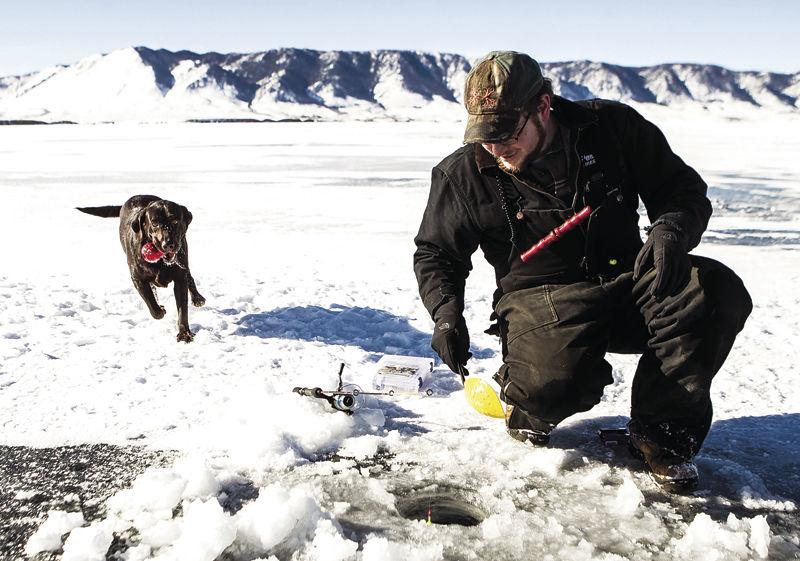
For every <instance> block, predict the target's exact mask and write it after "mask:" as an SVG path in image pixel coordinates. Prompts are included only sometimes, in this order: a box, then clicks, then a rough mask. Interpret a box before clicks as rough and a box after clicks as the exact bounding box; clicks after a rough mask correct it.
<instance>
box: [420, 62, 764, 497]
mask: <svg viewBox="0 0 800 561" xmlns="http://www.w3.org/2000/svg"><path fill="white" fill-rule="evenodd" d="M464 103H465V105H466V108H467V113H468V120H467V127H466V132H465V134H464V144H465V145H464V146H463V147H462V148H460V149H458V150H456V151H455V152H453V153H452V154H451V155H449V156H448V157H447V158H445V159H444V160H442V162H441V163H439V164H438V165H437V166H436V167H435V168H433V178H432V181H431V190H430V196H429V199H428V205H427V208H426V209H425V213H424V216H423V218H422V224H421V226H420V229H419V234H418V235H417V237H416V238H415V242H416V244H417V251H416V253H415V254H414V271H415V273H416V276H417V281H418V283H419V289H420V295H421V296H422V300H423V302H424V304H425V307H426V308H427V309H428V311H429V312H430V314H431V317H432V318H433V320H434V322H435V324H436V325H435V330H434V334H433V340H432V343H431V345H432V347H433V348H434V350H436V352H437V353H438V354H439V356H440V357H441V358H442V360H443V361H444V362H445V363H446V364H447V365H448V366H449V367H450V369H451V370H453V371H454V372H458V373H460V374H462V375H466V374H467V371H466V368H465V365H466V363H467V360H468V359H469V358H470V357H471V356H472V355H471V354H470V352H469V334H468V332H467V326H466V324H465V322H464V317H463V310H464V285H465V280H466V278H467V275H468V274H469V271H470V269H471V268H472V265H471V261H470V259H471V256H472V254H473V253H474V252H475V250H476V249H477V248H478V247H480V248H481V250H482V251H483V253H484V255H485V257H486V259H487V260H488V262H489V263H490V264H491V265H492V266H493V267H494V270H495V273H496V278H497V286H498V288H497V290H496V292H495V295H494V314H493V318H496V319H497V324H496V326H493V327H496V330H497V333H498V334H499V335H500V338H501V341H502V348H503V365H502V367H501V368H500V370H499V372H498V373H497V375H496V377H495V378H496V379H497V381H498V382H499V383H500V387H501V399H502V400H503V401H504V402H505V404H506V426H507V430H508V433H509V434H510V435H511V436H512V437H513V438H515V439H517V440H521V441H523V442H530V443H532V444H534V445H540V446H543V445H546V444H547V443H548V441H549V437H550V432H551V431H552V430H553V429H554V428H555V427H556V426H557V425H558V423H560V422H561V421H563V420H564V419H566V418H567V417H569V416H570V415H572V414H574V413H577V412H579V411H587V410H589V409H591V408H592V407H593V406H594V405H595V404H597V403H598V402H599V401H600V398H601V396H602V394H603V388H604V387H605V386H606V385H608V384H610V383H611V382H612V376H611V365H610V364H609V363H608V362H607V361H606V360H605V354H606V352H614V353H641V355H642V356H641V359H640V360H639V365H638V368H637V369H636V374H635V377H634V380H633V390H632V391H633V396H632V403H631V420H630V423H629V424H628V429H629V432H630V444H631V449H632V451H633V452H635V453H636V454H638V455H639V456H641V457H642V458H643V459H644V460H645V462H646V463H647V465H648V466H649V468H650V469H651V471H652V473H653V475H654V477H655V479H656V480H657V481H658V482H659V483H661V484H663V485H665V487H667V488H671V489H675V490H685V489H691V488H693V487H694V486H695V485H696V484H697V468H696V466H695V465H694V463H693V458H694V456H695V455H696V454H697V452H698V450H699V449H700V446H701V444H702V443H703V439H704V438H705V436H706V434H707V433H708V430H709V428H710V426H711V417H712V408H711V400H710V397H709V390H710V386H711V380H712V378H713V377H714V375H715V374H716V373H717V371H719V369H720V367H721V366H722V363H723V361H724V360H725V358H726V357H727V355H728V352H729V351H730V349H731V346H732V345H733V341H734V339H735V337H736V334H737V333H738V332H739V331H741V329H742V327H743V326H744V322H745V320H746V318H747V316H748V315H749V314H750V311H751V309H752V303H751V300H750V296H749V295H748V293H747V290H746V289H745V287H744V285H743V284H742V281H741V280H740V279H739V277H738V276H736V274H734V273H733V271H731V270H730V269H728V268H727V267H726V266H724V265H722V264H721V263H718V262H717V261H714V260H712V259H707V258H704V257H698V256H695V255H690V254H689V251H690V250H692V249H693V248H694V247H696V246H697V244H698V243H699V242H700V237H701V235H702V233H703V231H704V230H705V228H706V225H707V224H708V219H709V217H710V215H711V204H710V203H709V201H708V199H707V198H706V188H707V186H706V184H705V183H704V182H703V180H702V179H701V178H700V176H699V175H698V174H697V172H695V170H693V169H692V168H691V167H689V166H688V165H686V164H685V163H684V162H683V161H682V160H681V158H679V157H678V156H677V155H675V154H674V153H673V152H672V150H671V149H670V147H669V145H668V143H667V141H666V139H665V138H664V136H663V134H662V133H661V131H660V130H659V129H658V128H657V127H656V126H655V125H653V124H652V123H650V122H648V121H647V120H645V119H644V118H643V117H642V116H641V115H639V113H637V112H636V111H635V110H634V109H632V108H631V107H629V106H627V105H624V104H621V103H616V102H612V101H603V100H591V101H580V102H571V101H568V100H566V99H564V98H561V97H559V96H557V95H554V94H553V90H552V84H551V82H550V80H548V79H545V78H543V76H542V73H541V69H540V68H539V65H538V63H537V62H536V61H535V60H533V59H532V58H531V57H529V56H527V55H525V54H521V53H515V52H510V51H502V52H492V53H489V54H488V55H486V56H485V57H484V58H483V59H481V60H480V61H479V62H478V63H477V64H476V65H475V67H474V68H473V69H472V71H471V72H470V73H469V75H468V76H467V80H466V88H465V92H464ZM640 199H641V201H642V202H643V203H644V206H645V208H646V209H647V214H648V216H649V218H650V221H651V224H650V226H649V228H646V231H647V232H648V233H647V238H646V241H645V242H644V243H642V239H641V236H640V234H639V227H638V220H639V215H638V213H637V208H638V206H639V200H640ZM565 222H566V223H567V224H566V226H565ZM545 238H546V239H545ZM543 239H545V240H544V241H542V240H543ZM539 242H540V243H539ZM551 242H552V243H551ZM548 244H549V245H548Z"/></svg>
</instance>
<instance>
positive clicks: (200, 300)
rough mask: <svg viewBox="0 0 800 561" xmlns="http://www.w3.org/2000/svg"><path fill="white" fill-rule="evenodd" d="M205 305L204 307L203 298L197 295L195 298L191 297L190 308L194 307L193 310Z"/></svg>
mask: <svg viewBox="0 0 800 561" xmlns="http://www.w3.org/2000/svg"><path fill="white" fill-rule="evenodd" d="M205 305H206V299H205V298H203V297H202V296H200V295H199V294H198V295H197V298H195V297H194V296H192V306H194V307H195V308H202V307H203V306H205Z"/></svg>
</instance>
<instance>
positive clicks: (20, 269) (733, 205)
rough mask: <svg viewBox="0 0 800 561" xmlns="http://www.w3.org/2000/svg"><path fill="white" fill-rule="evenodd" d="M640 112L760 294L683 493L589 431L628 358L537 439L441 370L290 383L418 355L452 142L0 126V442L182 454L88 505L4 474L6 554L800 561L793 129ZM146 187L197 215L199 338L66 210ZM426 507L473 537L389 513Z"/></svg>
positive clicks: (423, 127)
mask: <svg viewBox="0 0 800 561" xmlns="http://www.w3.org/2000/svg"><path fill="white" fill-rule="evenodd" d="M649 116H650V117H651V118H652V119H653V120H654V121H655V122H656V123H657V124H659V125H661V126H662V128H663V129H664V130H665V133H666V134H667V137H668V138H669V139H670V141H671V143H672V145H673V147H674V148H675V150H676V152H678V153H679V154H680V155H681V156H682V157H683V158H684V159H685V160H686V161H687V162H688V163H689V164H691V165H693V166H694V167H696V168H697V169H698V171H700V173H701V174H702V175H703V177H704V178H705V179H706V181H707V182H708V183H709V185H710V191H709V196H710V198H711V199H712V202H713V203H714V207H715V215H714V217H713V218H712V220H711V224H710V226H709V230H708V232H707V234H706V236H705V237H704V242H703V243H702V244H701V245H700V247H699V248H698V249H697V250H696V253H698V254H702V255H707V256H710V257H713V258H716V259H719V260H721V261H723V262H725V263H726V264H728V265H729V266H731V267H732V268H733V269H734V270H735V271H736V272H737V273H738V274H739V275H740V276H741V277H742V278H743V279H744V281H745V284H746V285H747V287H748V288H749V290H750V292H751V294H752V296H753V300H754V304H755V309H754V312H753V315H752V316H751V318H750V320H749V322H748V324H747V326H746V327H745V329H744V331H743V332H742V334H741V335H740V338H739V339H738V341H737V344H736V346H735V347H734V350H733V352H732V353H731V356H730V358H729V359H728V361H727V363H726V365H725V367H724V368H723V370H722V371H721V372H720V374H719V375H718V377H717V379H716V380H715V383H714V387H713V388H712V389H713V397H714V405H715V424H714V426H713V427H712V431H711V433H710V435H709V438H708V440H707V443H706V445H705V447H704V448H703V450H702V452H701V454H700V455H699V456H698V458H697V462H698V465H699V468H700V472H701V478H702V479H701V486H700V488H699V489H698V491H697V492H696V493H695V494H694V495H692V496H688V497H669V496H666V495H664V494H663V493H662V492H660V491H659V490H658V489H657V488H656V487H655V485H654V484H653V483H652V482H651V481H650V479H649V478H648V477H647V475H646V474H645V472H644V471H643V469H642V466H641V465H640V464H639V463H638V462H637V461H635V460H633V459H631V458H629V457H628V456H627V454H625V453H622V452H617V453H615V452H613V451H611V450H609V449H606V448H604V447H603V446H602V445H601V444H600V443H599V442H598V440H597V438H596V436H595V432H596V430H597V429H598V428H600V427H604V426H616V425H620V424H622V423H624V422H625V420H626V415H627V412H628V407H629V398H630V387H631V381H632V376H633V372H634V368H635V357H630V356H619V355H615V356H612V357H611V362H612V364H613V365H614V383H613V384H612V385H611V386H609V387H608V388H607V389H606V393H605V396H604V399H603V402H602V403H601V404H599V405H598V406H597V407H596V408H595V409H593V410H592V411H590V412H588V413H585V414H581V415H578V416H575V417H573V418H570V419H568V420H567V421H566V422H565V423H564V424H563V425H562V426H561V427H559V428H558V429H557V430H556V432H555V433H554V436H553V440H552V444H551V446H550V448H547V449H532V448H529V447H526V446H524V445H522V444H520V443H518V442H516V441H514V440H512V439H510V438H508V437H507V436H506V435H505V432H504V427H503V423H502V421H499V420H496V419H489V418H485V417H481V416H480V415H478V414H477V413H475V412H474V411H473V410H471V409H470V408H469V406H468V405H467V404H466V402H465V400H464V396H463V392H462V391H461V389H460V383H459V382H458V381H457V379H456V378H455V376H454V375H452V374H451V373H449V371H447V370H446V369H442V368H441V367H440V368H437V370H436V371H435V372H434V381H433V383H432V389H433V391H434V395H433V396H431V397H403V398H398V399H392V400H379V399H372V400H370V401H369V402H366V403H365V404H364V407H362V408H361V409H359V410H358V411H357V412H356V414H355V415H353V416H352V417H348V416H345V415H343V414H341V413H338V412H335V411H333V410H331V409H330V408H329V407H328V406H327V405H325V404H323V403H319V402H316V401H313V400H310V399H308V398H303V397H300V396H297V395H295V394H293V393H291V390H292V388H293V387H294V386H322V387H324V388H333V387H335V384H336V372H337V370H338V365H339V363H340V362H345V363H346V364H347V367H346V369H345V379H346V380H348V381H352V382H354V383H358V384H360V385H361V386H362V387H369V382H370V379H371V375H372V373H373V372H374V370H375V368H374V365H375V362H376V361H377V359H378V358H379V357H380V356H381V355H382V354H403V355H419V356H431V357H433V354H432V351H430V347H429V338H430V336H429V334H430V332H431V327H432V324H431V322H430V321H429V319H428V317H427V313H426V312H425V310H424V308H423V307H422V305H421V303H420V302H419V298H418V295H417V289H416V282H415V280H414V275H413V272H412V268H411V258H412V254H413V251H414V245H413V236H414V235H415V233H416V230H417V227H418V225H419V220H420V218H421V215H422V210H423V208H424V205H425V202H426V197H427V190H428V181H429V177H430V169H431V167H432V166H433V165H435V164H436V163H437V162H438V161H439V160H440V159H441V158H442V157H444V156H445V155H447V154H449V153H450V152H451V151H452V150H453V149H455V148H457V147H458V145H459V142H460V137H461V131H462V126H461V125H460V124H457V123H456V124H449V123H438V124H436V123H434V124H430V123H428V124H423V123H377V122H376V123H272V124H252V123H251V124H184V125H147V126H133V125H107V126H105V125H100V126H48V127H38V126H37V127H34V126H30V127H11V126H7V127H0V193H1V194H2V195H1V196H2V210H3V213H2V214H3V218H2V219H0V234H1V235H2V237H1V238H0V239H3V240H4V241H5V243H6V251H5V254H6V257H5V259H4V260H3V262H2V263H0V427H2V430H1V431H0V445H4V446H24V447H59V446H70V445H97V444H103V445H114V446H124V447H132V446H134V445H135V446H145V447H147V448H149V449H151V450H163V451H170V452H169V453H168V454H166V455H165V457H169V458H172V454H173V452H172V451H175V455H176V457H177V458H178V459H177V460H175V462H174V463H173V462H172V460H170V461H169V462H166V465H165V466H162V467H155V466H153V467H150V468H148V469H146V471H144V473H143V475H141V476H140V477H139V478H138V479H136V480H135V481H134V482H133V483H132V484H131V485H128V484H127V483H124V484H120V486H121V487H123V489H122V490H121V491H120V492H119V493H117V494H116V495H115V496H113V497H112V498H111V499H109V500H108V501H107V502H102V503H101V504H91V505H88V504H83V503H82V501H86V500H88V499H87V497H89V496H95V495H96V493H95V494H94V495H92V493H91V489H86V488H84V489H83V491H81V489H78V490H77V491H76V492H75V495H76V496H74V497H73V496H68V497H61V503H63V505H64V506H58V507H53V508H50V509H38V511H36V514H35V516H33V517H32V518H30V513H31V512H33V511H31V510H30V509H29V508H28V506H29V503H30V502H31V501H33V500H34V499H35V497H36V496H37V493H42V492H44V491H45V488H48V486H50V487H49V488H50V491H48V492H51V494H52V489H54V488H55V487H53V486H52V485H51V482H48V481H47V479H46V477H44V476H43V479H42V480H41V481H36V480H31V479H30V478H28V479H26V480H25V482H24V483H20V482H19V481H16V482H15V483H14V484H13V485H14V487H13V488H14V489H15V493H14V495H13V497H12V498H11V500H12V507H13V505H14V504H18V505H19V513H20V514H19V516H20V517H22V516H23V514H22V513H24V512H28V515H27V516H29V518H28V519H26V520H24V521H21V519H18V520H15V519H13V516H12V520H11V521H10V522H4V524H10V525H13V524H27V526H26V528H29V529H26V530H25V532H23V534H25V535H24V540H22V541H21V543H20V544H19V548H21V547H22V546H23V545H25V543H27V547H28V549H27V551H28V552H29V553H33V552H36V551H49V550H54V551H57V552H58V553H59V554H60V553H61V552H62V551H63V556H62V558H63V559H64V560H67V561H69V559H104V558H105V555H106V552H107V551H108V549H109V547H110V546H111V545H112V542H113V544H114V546H113V547H114V551H117V552H118V553H119V555H121V556H122V557H121V558H123V559H129V560H138V559H150V558H154V559H176V560H178V559H179V560H182V561H185V560H189V559H197V560H208V561H211V560H213V559H216V558H220V559H228V560H237V561H238V560H251V559H257V558H263V559H270V558H272V557H273V556H274V558H277V559H280V560H285V559H290V558H291V559H317V560H326V561H333V560H345V559H361V560H363V561H377V560H395V559H397V560H400V559H403V560H405V559H415V560H427V559H430V560H435V559H458V560H464V559H475V560H479V559H493V560H498V561H501V560H509V559H531V558H536V559H571V560H581V559H587V560H588V559H605V560H612V559H614V560H617V559H632V560H633V559H635V560H662V559H663V560H666V559H692V560H694V559H709V560H712V559H713V560H727V559H758V558H766V556H767V555H768V556H769V558H770V559H796V558H797V557H798V555H800V538H798V535H800V534H799V532H800V513H798V511H797V505H798V502H800V491H798V489H800V446H798V445H797V436H796V433H797V427H798V423H799V422H800V405H798V404H800V391H799V390H798V384H797V382H796V380H797V377H798V374H800V368H798V363H799V362H800V361H799V360H798V358H800V351H799V350H798V346H797V344H796V342H795V341H796V336H797V333H798V332H800V329H798V328H799V327H800V326H798V323H799V322H798V314H797V309H798V306H799V305H800V293H798V290H797V287H798V285H800V253H798V251H797V250H798V244H799V243H800V222H798V220H797V212H798V210H800V160H798V159H797V154H799V153H800V119H798V118H797V117H785V116H784V117H777V116H770V115H768V114H766V113H764V114H763V115H762V114H759V115H757V116H755V117H744V118H741V119H736V120H731V119H726V118H723V117H720V116H702V115H699V114H698V115H691V116H687V115H684V114H682V113H680V112H677V111H674V110H672V111H671V110H667V109H657V110H652V109H650V110H649ZM134 194H155V195H158V196H161V197H163V198H166V199H170V200H174V201H176V202H179V203H181V204H184V205H186V206H187V207H188V208H189V209H190V210H191V211H192V213H193V215H194V221H193V222H192V224H191V227H190V228H189V232H188V239H189V241H190V244H191V258H190V262H191V268H192V272H193V275H194V277H195V279H196V280H197V285H198V288H199V290H200V292H201V293H203V295H204V296H205V297H206V299H207V301H208V303H207V305H206V307H204V308H201V309H191V310H190V316H189V318H190V325H191V327H192V330H193V331H195V332H196V338H195V342H193V343H191V344H189V345H185V344H178V343H176V342H175V332H176V329H175V326H174V322H175V320H176V313H175V307H174V302H173V298H172V291H171V290H163V289H162V290H160V298H161V301H162V304H164V306H165V307H166V309H167V316H166V317H165V318H164V319H163V320H162V321H160V322H157V321H155V320H152V319H151V318H150V316H149V314H148V313H147V310H146V308H145V307H144V304H143V303H142V301H141V300H140V298H139V296H138V294H136V292H135V291H134V289H133V287H132V285H131V282H130V278H129V275H128V271H127V267H126V264H125V258H124V255H123V253H122V251H121V249H120V247H119V241H118V238H117V220H115V219H99V218H95V217H92V216H88V215H85V214H81V213H79V212H77V211H75V210H74V207H76V206H99V205H110V204H121V203H122V202H124V201H125V200H126V199H127V198H128V197H129V196H131V195H134ZM644 224H645V222H643V223H642V225H644ZM481 259H482V257H481V256H480V255H479V254H476V255H475V257H474V263H475V265H476V268H475V270H474V272H473V274H472V275H471V277H470V278H469V280H468V287H467V302H468V308H467V310H466V318H467V322H468V324H469V327H470V331H471V333H472V334H473V338H472V344H473V353H475V354H476V357H477V358H476V359H475V360H474V361H472V362H471V363H470V370H471V372H472V373H473V375H477V376H481V377H484V378H487V379H488V378H490V376H491V375H492V374H493V373H494V372H495V371H496V369H497V368H498V366H499V365H500V355H499V345H498V343H497V340H496V339H494V338H492V337H490V336H488V335H485V334H483V333H482V331H483V329H485V328H486V327H487V326H488V317H489V314H490V312H491V309H490V305H491V295H492V291H493V289H494V278H493V274H492V271H491V270H490V269H489V268H488V266H487V265H486V264H485V263H483V262H482V261H481ZM103 450H106V449H103ZM136 450H138V448H136V449H134V448H131V452H130V453H131V454H135V453H136ZM107 456H108V454H105V453H104V454H101V455H100V456H99V457H100V458H106V460H103V461H111V460H108V459H107ZM86 457H87V458H90V459H89V460H86V461H91V458H92V457H93V456H92V455H91V454H89V455H87V456H86ZM98 461H100V460H98ZM153 462H155V460H153ZM151 463H152V462H151ZM131 464H135V462H133V461H131ZM141 469H145V467H144V466H142V467H140V469H139V471H141ZM89 471H91V472H92V473H95V472H98V471H100V472H102V465H99V466H93V469H92V470H89ZM0 473H2V472H0ZM91 481H95V479H91ZM112 483H113V482H112ZM91 484H92V485H93V484H94V483H91ZM98 485H99V483H98ZM82 493H84V495H85V496H84V495H82ZM413 493H421V494H422V495H425V494H426V493H427V494H429V495H430V494H436V493H439V494H447V495H448V496H451V497H454V498H456V499H460V500H463V501H465V502H467V503H470V504H472V505H473V506H474V507H475V508H476V509H477V510H476V512H478V513H480V516H482V517H483V521H482V522H481V523H480V524H477V525H474V526H446V525H437V524H434V525H426V524H425V523H424V522H423V521H412V520H406V519H404V518H402V517H401V516H400V514H399V513H398V511H397V504H396V499H397V498H398V497H399V498H401V499H403V498H406V497H408V496H410V495H412V494H413ZM56 498H57V499H58V497H56ZM13 501H16V502H13ZM56 502H57V503H58V501H56ZM61 503H59V504H61ZM26 509H27V510H26ZM48 510H49V511H50V512H49V513H48V512H47V511H48ZM77 512H81V513H82V514H81V517H80V518H78V516H77V514H76V513H77ZM12 514H13V508H12ZM84 516H85V517H84ZM37 528H38V532H37V534H36V535H35V536H34V537H33V538H31V539H30V540H28V538H29V537H30V535H31V534H33V531H34V530H35V529H37ZM73 528H76V529H73ZM62 534H68V537H67V539H66V543H64V544H63V548H62V544H61V539H60V536H61V535H62ZM6 535H9V534H8V533H6Z"/></svg>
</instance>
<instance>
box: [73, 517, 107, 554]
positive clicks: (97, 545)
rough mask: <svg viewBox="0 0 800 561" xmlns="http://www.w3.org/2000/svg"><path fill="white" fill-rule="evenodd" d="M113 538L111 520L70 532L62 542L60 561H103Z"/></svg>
mask: <svg viewBox="0 0 800 561" xmlns="http://www.w3.org/2000/svg"><path fill="white" fill-rule="evenodd" d="M113 538H114V526H113V521H112V520H101V521H99V522H94V523H92V524H91V525H89V526H86V527H82V528H76V529H74V530H72V532H71V533H70V534H69V537H67V540H66V541H65V542H64V554H63V555H62V556H61V561H105V558H106V552H108V548H109V546H111V540H112V539H113Z"/></svg>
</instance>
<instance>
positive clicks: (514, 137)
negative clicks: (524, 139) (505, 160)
mask: <svg viewBox="0 0 800 561" xmlns="http://www.w3.org/2000/svg"><path fill="white" fill-rule="evenodd" d="M530 120H531V116H530V114H528V115H525V120H524V121H523V122H522V125H520V127H519V128H518V129H517V131H516V132H515V133H514V134H512V135H511V136H510V137H509V138H508V139H506V140H504V141H503V142H491V143H490V142H486V143H485V144H495V145H497V146H510V145H512V144H514V143H515V142H516V141H517V140H519V137H520V136H521V135H522V131H524V130H525V125H527V124H528V121H530Z"/></svg>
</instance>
